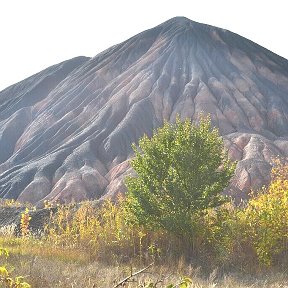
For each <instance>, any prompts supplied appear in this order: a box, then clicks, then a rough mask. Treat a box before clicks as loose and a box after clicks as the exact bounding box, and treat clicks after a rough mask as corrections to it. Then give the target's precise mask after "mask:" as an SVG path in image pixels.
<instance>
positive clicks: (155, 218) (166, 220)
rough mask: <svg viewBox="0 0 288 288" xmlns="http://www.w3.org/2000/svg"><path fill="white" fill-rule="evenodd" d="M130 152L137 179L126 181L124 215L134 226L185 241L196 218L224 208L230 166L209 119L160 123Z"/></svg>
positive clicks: (192, 229)
mask: <svg viewBox="0 0 288 288" xmlns="http://www.w3.org/2000/svg"><path fill="white" fill-rule="evenodd" d="M133 148H134V151H135V158H133V160H132V161H131V165H132V167H133V168H134V170H135V171H136V174H137V177H128V178H127V179H126V185H127V188H128V197H127V210H128V211H129V212H130V213H131V215H132V216H133V220H134V221H135V222H137V223H138V224H140V225H144V226H145V227H147V228H149V229H151V228H156V229H157V228H162V229H165V230H167V231H170V232H172V233H174V234H175V235H179V236H185V237H188V238H189V237H190V236H191V235H192V234H193V233H194V232H195V227H194V226H195V225H194V224H195V221H196V220H195V217H198V216H199V215H198V214H199V213H200V214H201V213H204V212H205V211H206V210H207V209H208V208H213V207H217V206H219V205H221V204H222V203H224V202H225V199H224V197H223V196H222V195H221V192H223V190H224V189H225V188H226V187H227V185H228V183H229V180H230V178H231V177H232V175H233V173H234V170H235V164H232V163H231V161H230V160H229V159H228V157H227V154H226V153H225V151H224V146H223V140H222V138H221V137H220V136H219V133H218V130H217V129H216V128H212V127H211V123H210V120H209V118H202V119H201V120H200V123H199V125H196V124H192V123H191V122H190V120H189V119H187V120H185V121H184V122H181V121H180V119H177V120H176V123H175V124H170V123H168V122H165V123H164V126H163V127H162V128H159V129H158V130H157V131H155V133H154V136H153V137H152V138H151V139H149V138H148V137H147V136H144V137H143V138H142V139H140V141H139V148H138V147H137V146H136V145H134V146H133Z"/></svg>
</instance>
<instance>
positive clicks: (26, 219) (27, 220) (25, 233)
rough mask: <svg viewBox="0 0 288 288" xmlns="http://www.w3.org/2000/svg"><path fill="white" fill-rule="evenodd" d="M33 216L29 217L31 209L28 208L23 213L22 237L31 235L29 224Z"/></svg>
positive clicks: (21, 220) (21, 221)
mask: <svg viewBox="0 0 288 288" xmlns="http://www.w3.org/2000/svg"><path fill="white" fill-rule="evenodd" d="M30 220H31V216H30V215H29V209H28V208H26V209H25V210H24V212H22V213H21V219H20V231H21V235H22V237H25V236H28V235H29V232H30V231H29V224H30Z"/></svg>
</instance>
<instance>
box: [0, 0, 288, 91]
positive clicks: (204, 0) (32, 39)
mask: <svg viewBox="0 0 288 288" xmlns="http://www.w3.org/2000/svg"><path fill="white" fill-rule="evenodd" d="M285 2H286V1H283V0H274V1H268V0H267V1H265V0H264V1H263V0H262V1H260V0H259V1H258V0H254V1H253V0H241V1H232V0H217V1H216V0H196V1H194V0H190V1H189V0H187V1H186V0H166V1H162V0H153V1H152V0H146V1H136V0H134V1H132V0H131V1H128V0H118V1H117V0H115V1H111V0H102V1H97V0H94V1H91V0H79V1H73V0H49V1H48V0H41V1H40V0H3V1H1V2H0V41H1V42H0V90H2V89H4V88H5V87H7V86H9V85H11V84H14V83H16V82H18V81H20V80H22V79H24V78H26V77H28V76H30V75H32V74H34V73H36V72H38V71H40V70H42V69H44V68H46V67H48V66H50V65H53V64H56V63H58V62H61V61H63V60H66V59H69V58H72V57H75V56H80V55H85V56H95V55H96V54H97V53H99V52H101V51H102V50H104V49H106V48H108V47H110V46H112V45H114V44H117V43H120V42H122V41H124V40H126V39H127V38H129V37H131V36H133V35H135V34H137V33H139V32H141V31H143V30H146V29H148V28H152V27H154V26H156V25H158V24H160V23H162V22H164V21H166V20H168V19H169V18H172V17H174V16H185V17H187V18H190V19H191V20H194V21H198V22H202V23H206V24H210V25H214V26H218V27H221V28H225V29H228V30H230V31H233V32H235V33H238V34H240V35H242V36H244V37H246V38H248V39H250V40H252V41H254V42H257V43H258V44H260V45H262V46H264V47H266V48H268V49H269V50H272V51H273V52H275V53H277V54H279V55H281V56H283V57H285V58H288V39H287V27H288V17H287V10H286V8H285V7H286V6H285V5H286V4H285Z"/></svg>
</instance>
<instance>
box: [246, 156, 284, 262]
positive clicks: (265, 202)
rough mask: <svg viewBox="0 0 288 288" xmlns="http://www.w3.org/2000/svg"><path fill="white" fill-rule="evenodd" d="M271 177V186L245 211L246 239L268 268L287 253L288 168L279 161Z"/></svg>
mask: <svg viewBox="0 0 288 288" xmlns="http://www.w3.org/2000/svg"><path fill="white" fill-rule="evenodd" d="M271 175H272V181H271V183H270V185H269V186H268V187H267V188H263V190H262V191H261V192H260V193H259V194H258V195H256V196H254V197H253V198H252V199H251V200H250V201H249V202H248V204H247V207H246V208H245V209H244V211H243V213H244V215H243V217H245V221H246V237H247V238H248V239H251V242H252V243H251V245H252V246H253V248H254V249H255V252H256V254H257V255H258V257H259V260H260V261H261V262H262V263H264V264H266V265H270V264H271V263H272V260H273V257H274V258H275V257H277V255H279V254H280V253H283V252H285V251H286V252H287V251H288V178H287V175H288V165H287V164H283V163H281V161H280V160H279V159H278V160H276V161H275V163H274V167H273V168H272V172H271Z"/></svg>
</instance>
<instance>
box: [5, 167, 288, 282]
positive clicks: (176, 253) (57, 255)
mask: <svg viewBox="0 0 288 288" xmlns="http://www.w3.org/2000/svg"><path fill="white" fill-rule="evenodd" d="M276 164H277V165H275V167H274V168H273V170H272V182H271V185H270V186H269V187H268V188H266V189H265V190H263V191H261V192H259V193H257V195H254V196H253V197H251V199H250V200H249V201H248V202H247V203H243V205H242V206H240V207H238V208H235V206H233V205H232V204H231V203H225V204H223V205H222V206H220V207H218V208H211V209H209V211H206V212H207V213H199V215H195V216H194V217H195V219H193V223H194V224H193V229H192V230H193V232H190V233H191V235H186V237H177V235H173V234H170V233H169V232H166V230H161V228H157V229H151V230H147V228H146V229H144V228H143V227H141V226H137V225H135V223H134V224H133V225H132V223H133V221H130V220H131V215H129V211H127V209H126V207H127V206H126V202H125V199H122V198H119V201H118V202H117V205H116V204H113V203H112V202H109V201H107V202H105V203H103V205H102V206H101V207H97V208H95V207H93V205H92V204H91V203H90V202H84V203H82V205H81V206H80V208H76V206H75V205H69V206H59V207H58V212H57V213H56V214H54V215H51V219H50V223H49V224H48V225H47V226H46V227H45V229H44V231H43V232H41V233H37V235H36V234H34V233H32V232H31V231H30V230H29V221H30V217H29V210H27V211H26V212H24V213H23V214H22V217H21V229H20V230H21V231H20V236H17V237H16V236H14V234H15V233H14V227H3V228H1V238H0V247H1V252H2V254H1V256H0V257H1V266H2V268H1V269H0V274H1V277H0V281H1V282H0V283H1V285H2V286H0V287H29V286H24V284H21V283H20V282H25V281H26V282H27V283H29V284H30V285H31V287H124V286H125V287H215V286H216V285H217V287H252V286H253V287H286V285H288V278H287V277H286V276H285V275H286V274H287V268H286V267H287V262H288V261H287V259H288V258H287V256H288V255H287V253H288V177H287V175H288V168H287V166H286V165H283V164H280V162H278V163H276ZM262 192H265V193H262ZM152 263H153V264H152ZM150 264H152V265H151V266H149V265H150ZM4 266H5V268H6V271H7V273H8V274H7V275H6V274H5V273H6V272H5V271H4V270H3V267H4ZM147 266H149V267H148V268H147V269H145V267H147ZM143 268H144V271H143V272H141V273H138V274H137V275H136V276H134V277H130V276H131V274H135V273H137V271H139V270H141V269H143ZM19 275H20V276H23V277H24V279H22V278H20V279H19V278H16V277H17V276H19ZM126 277H127V281H124V282H123V280H124V279H125V278H126ZM6 278H10V279H11V280H9V281H10V284H9V283H8V282H9V281H7V279H6ZM5 279H6V280H5ZM17 279H18V280H17ZM5 281H6V282H5ZM16 281H18V282H19V283H18V284H15V283H16ZM121 281H122V282H123V283H122V284H123V285H122V286H117V283H119V285H120V283H121ZM4 283H6V284H4ZM11 283H12V284H11ZM5 285H6V286H5ZM9 285H10V286H9ZM13 285H14V286H13ZM17 285H18V286H17ZM21 285H22V286H21ZM25 285H26V284H25ZM149 285H150V286H149ZM169 285H170V286H169ZM177 285H178V286H177Z"/></svg>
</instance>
